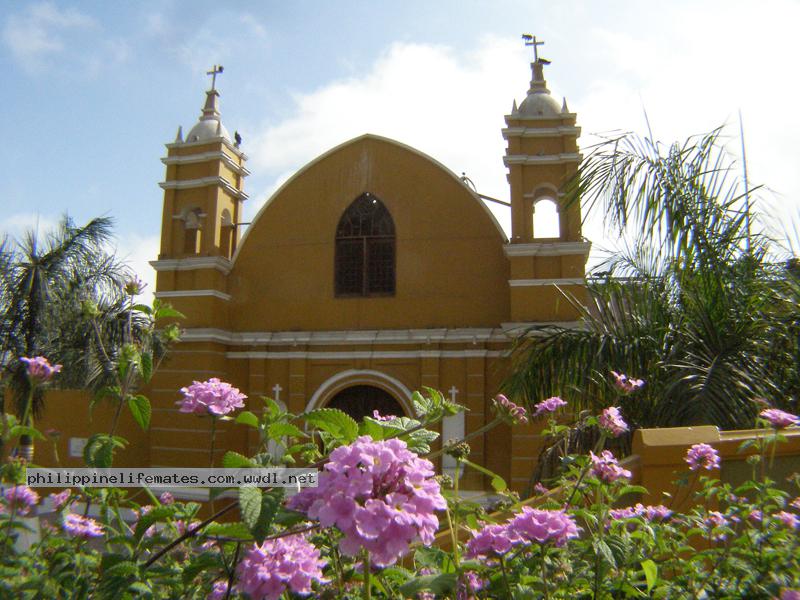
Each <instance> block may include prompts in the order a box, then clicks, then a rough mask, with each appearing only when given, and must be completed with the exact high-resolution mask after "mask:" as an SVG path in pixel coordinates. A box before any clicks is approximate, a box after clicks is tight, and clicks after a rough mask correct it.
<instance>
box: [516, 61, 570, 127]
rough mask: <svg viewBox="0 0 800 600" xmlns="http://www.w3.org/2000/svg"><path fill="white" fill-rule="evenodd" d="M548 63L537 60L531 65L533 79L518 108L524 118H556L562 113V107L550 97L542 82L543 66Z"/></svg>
mask: <svg viewBox="0 0 800 600" xmlns="http://www.w3.org/2000/svg"><path fill="white" fill-rule="evenodd" d="M546 64H548V61H546V60H544V59H541V58H540V59H538V60H536V61H535V62H532V63H531V70H532V72H533V78H532V79H531V87H530V89H529V90H528V95H527V97H526V98H525V100H523V101H522V104H520V106H519V109H518V110H519V114H520V115H522V116H526V117H556V116H559V115H560V114H561V112H562V105H561V104H559V102H558V100H556V99H555V98H553V96H551V95H550V90H548V89H547V82H546V81H545V80H544V65H546Z"/></svg>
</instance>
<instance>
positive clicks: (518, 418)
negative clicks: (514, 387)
mask: <svg viewBox="0 0 800 600" xmlns="http://www.w3.org/2000/svg"><path fill="white" fill-rule="evenodd" d="M494 407H495V409H496V410H497V414H498V415H499V416H501V417H503V418H505V419H507V420H508V421H509V422H510V423H511V424H512V425H517V424H522V425H526V424H527V423H528V413H527V412H526V411H525V409H524V408H522V407H521V406H518V405H516V404H514V403H513V402H512V401H511V400H509V399H508V398H507V397H506V396H504V395H503V394H497V396H495V398H494Z"/></svg>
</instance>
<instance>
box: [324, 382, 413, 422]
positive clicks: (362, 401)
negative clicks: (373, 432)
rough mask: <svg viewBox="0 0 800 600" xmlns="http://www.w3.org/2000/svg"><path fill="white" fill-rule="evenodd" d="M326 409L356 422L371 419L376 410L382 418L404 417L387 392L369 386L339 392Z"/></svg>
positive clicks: (400, 408) (403, 412)
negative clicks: (330, 409)
mask: <svg viewBox="0 0 800 600" xmlns="http://www.w3.org/2000/svg"><path fill="white" fill-rule="evenodd" d="M327 408H338V409H339V410H341V411H344V412H346V413H347V414H348V415H350V416H351V417H353V418H354V419H355V420H356V421H361V419H363V418H364V417H371V416H372V414H373V411H376V410H377V411H378V413H380V414H381V415H382V416H387V415H395V416H398V417H401V416H403V415H405V411H404V410H403V407H402V406H401V405H400V403H399V402H398V401H397V400H395V399H394V397H393V396H392V395H391V394H390V393H389V392H387V391H386V390H382V389H381V388H379V387H374V386H371V385H354V386H351V387H348V388H345V389H343V390H341V391H340V392H338V393H337V394H336V395H335V396H334V397H333V398H331V401H330V402H328V404H327Z"/></svg>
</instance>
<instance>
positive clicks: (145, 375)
mask: <svg viewBox="0 0 800 600" xmlns="http://www.w3.org/2000/svg"><path fill="white" fill-rule="evenodd" d="M141 367H142V380H143V381H144V382H145V383H150V378H151V377H153V354H152V353H151V352H144V353H143V354H142V363H141Z"/></svg>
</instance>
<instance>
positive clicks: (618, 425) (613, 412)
mask: <svg viewBox="0 0 800 600" xmlns="http://www.w3.org/2000/svg"><path fill="white" fill-rule="evenodd" d="M597 422H598V424H599V425H600V427H601V428H602V429H603V430H605V431H606V433H608V435H610V436H611V437H619V436H621V435H622V434H623V433H625V432H626V431H628V424H627V423H626V422H625V419H623V418H622V414H621V413H620V412H619V408H617V407H616V406H609V407H608V408H606V409H603V412H602V413H600V416H599V417H597Z"/></svg>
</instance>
